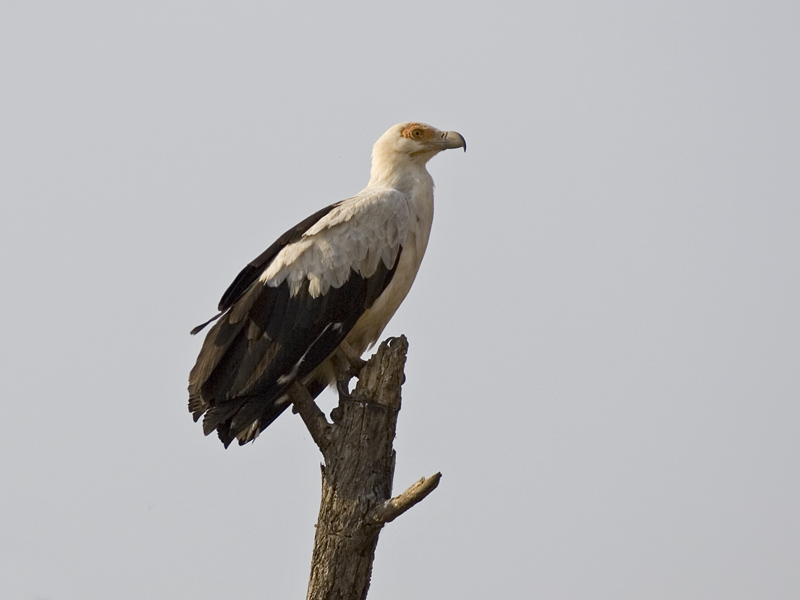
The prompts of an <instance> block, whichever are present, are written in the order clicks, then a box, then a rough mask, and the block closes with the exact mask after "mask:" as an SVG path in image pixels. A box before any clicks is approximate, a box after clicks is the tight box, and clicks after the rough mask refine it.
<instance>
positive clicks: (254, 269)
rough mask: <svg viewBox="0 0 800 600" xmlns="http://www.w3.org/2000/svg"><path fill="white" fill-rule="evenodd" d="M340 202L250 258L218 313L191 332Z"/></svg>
mask: <svg viewBox="0 0 800 600" xmlns="http://www.w3.org/2000/svg"><path fill="white" fill-rule="evenodd" d="M340 204H341V201H339V202H334V203H333V204H331V205H330V206H326V207H325V208H322V209H320V210H318V211H317V212H315V213H314V214H313V215H311V216H309V217H307V218H305V219H303V220H302V221H300V222H299V223H298V224H297V225H295V226H294V227H292V228H291V229H289V230H288V231H286V232H285V233H284V234H283V235H282V236H280V237H279V238H278V239H277V240H275V242H274V243H273V244H272V245H271V246H270V247H269V248H267V249H266V250H264V252H262V253H261V254H259V255H258V256H257V257H256V258H254V259H253V260H251V261H250V262H249V263H248V264H247V266H246V267H245V268H244V269H242V270H241V271H240V272H239V274H238V275H237V276H236V279H234V280H233V283H231V284H230V285H229V286H228V289H227V290H225V293H224V294H222V298H221V299H220V301H219V306H218V307H217V310H219V313H218V314H216V315H214V316H213V317H211V318H210V319H209V320H208V321H206V322H205V323H201V324H200V325H198V326H197V327H195V328H194V329H192V331H191V334H192V335H195V334H196V333H199V332H200V331H202V330H203V328H205V326H206V325H208V324H209V323H211V322H212V321H216V320H217V319H219V318H220V317H221V316H222V314H223V313H224V312H225V311H226V310H228V309H229V308H230V307H231V306H233V303H234V302H236V301H237V300H238V299H239V298H241V297H242V295H243V294H244V293H245V292H246V291H247V289H248V288H249V287H250V286H251V285H253V283H255V282H256V280H258V278H259V276H260V275H261V273H262V272H263V271H264V269H265V268H267V265H269V263H271V262H272V259H274V258H275V257H276V256H277V255H278V252H280V251H281V250H283V249H284V248H285V247H286V246H288V245H289V244H292V243H294V242H296V241H297V240H299V239H300V238H301V237H303V234H304V233H305V232H306V231H308V230H309V229H311V227H312V226H313V225H314V224H315V223H316V222H317V221H319V220H320V219H321V218H323V217H324V216H325V215H327V214H328V213H329V212H331V211H332V210H333V209H334V208H336V207H337V206H339V205H340Z"/></svg>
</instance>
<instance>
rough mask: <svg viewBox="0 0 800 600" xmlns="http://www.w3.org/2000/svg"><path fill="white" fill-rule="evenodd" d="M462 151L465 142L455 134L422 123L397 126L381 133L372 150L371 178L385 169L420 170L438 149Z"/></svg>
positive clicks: (464, 147)
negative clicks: (407, 167)
mask: <svg viewBox="0 0 800 600" xmlns="http://www.w3.org/2000/svg"><path fill="white" fill-rule="evenodd" d="M450 148H463V149H464V151H465V152H466V150H467V142H466V140H465V139H464V136H462V135H461V134H460V133H457V132H455V131H439V130H438V129H436V128H435V127H431V126H430V125H426V124H425V123H417V122H413V121H411V122H407V123H398V124H397V125H394V126H393V127H390V128H389V130H388V131H387V132H386V133H384V134H383V135H382V136H381V137H380V138H378V141H377V142H375V145H374V146H373V148H372V171H373V179H375V177H376V175H378V174H379V173H382V172H385V171H386V170H387V169H389V170H394V169H397V168H403V167H404V166H406V165H409V166H410V165H417V166H419V167H424V166H425V164H426V163H427V162H428V161H429V160H430V159H432V158H433V157H434V156H436V155H437V154H439V152H441V151H442V150H448V149H450Z"/></svg>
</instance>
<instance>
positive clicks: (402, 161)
mask: <svg viewBox="0 0 800 600" xmlns="http://www.w3.org/2000/svg"><path fill="white" fill-rule="evenodd" d="M453 148H463V149H464V151H465V152H466V149H467V143H466V141H465V139H464V137H463V136H462V135H461V134H460V133H457V132H455V131H440V130H438V129H436V128H434V127H432V126H430V125H426V124H424V123H419V122H404V123H399V124H397V125H394V126H393V127H391V128H389V130H388V131H386V133H384V134H383V135H382V136H380V138H379V139H378V140H377V142H375V145H374V146H373V148H372V166H371V170H370V179H369V182H368V183H367V186H366V187H365V188H364V189H363V190H361V191H360V192H359V193H357V194H356V195H355V196H352V197H350V198H347V199H346V200H341V201H339V202H335V203H333V204H330V205H329V206H326V207H325V208H322V209H321V210H318V211H317V212H315V213H314V214H312V215H311V216H309V217H308V218H306V219H304V220H302V221H301V222H300V223H298V224H297V225H295V226H294V227H292V228H291V229H289V230H288V231H286V232H285V233H284V234H283V235H281V236H280V237H279V238H278V239H277V240H276V241H275V242H274V243H273V244H272V245H271V246H270V247H269V248H267V249H266V250H265V251H264V252H263V253H262V254H260V255H259V256H258V257H256V258H255V259H254V260H252V261H251V262H250V263H248V264H247V266H245V267H244V268H243V269H242V270H241V272H240V273H239V274H238V276H237V277H236V278H235V279H234V281H233V283H231V285H230V286H229V287H228V289H227V290H226V291H225V293H224V294H223V295H222V299H221V300H220V302H219V306H218V311H219V313H218V314H217V315H215V316H214V317H212V318H211V319H209V320H208V321H206V322H205V323H203V324H201V325H198V326H197V327H195V328H194V329H193V330H192V332H191V333H192V335H194V334H197V333H198V332H199V331H201V330H202V329H203V328H204V327H206V326H207V325H209V324H210V323H212V322H214V321H216V322H215V323H214V324H213V326H212V327H211V328H210V329H209V331H208V334H207V335H206V338H205V340H204V342H203V345H202V348H201V350H200V353H199V355H198V357H197V362H196V363H195V365H194V367H193V368H192V370H191V373H190V375H189V412H191V413H192V416H193V418H194V420H195V422H196V421H198V420H199V419H200V417H203V432H204V433H205V435H208V434H210V433H211V432H212V431H214V430H216V431H217V435H218V437H219V439H220V440H221V441H222V443H223V444H224V446H225V447H226V448H227V447H228V446H229V445H230V444H231V442H232V441H233V440H238V442H239V445H244V444H246V443H248V442H251V441H253V440H254V439H255V438H256V437H257V436H258V435H259V434H260V433H261V432H262V431H263V430H264V429H265V428H266V427H267V426H268V425H270V424H271V423H272V422H273V421H275V419H277V418H278V416H280V414H281V413H282V412H283V411H284V410H285V409H286V408H287V407H288V406H289V405H290V404H291V401H290V398H289V388H290V387H291V386H292V385H293V384H294V383H295V382H299V383H300V384H302V385H303V386H304V387H305V388H306V389H307V390H308V392H309V394H310V395H311V396H312V397H314V398H315V397H316V396H318V395H319V394H320V393H321V392H322V391H323V390H324V389H325V388H326V387H328V386H329V385H335V384H336V383H337V381H339V378H340V377H341V376H342V375H343V374H344V373H347V372H348V371H350V372H352V371H351V369H352V367H353V366H354V365H357V364H359V362H361V363H362V364H363V361H361V359H360V357H361V355H362V354H363V353H364V352H365V351H366V350H368V349H369V348H370V347H372V345H374V344H375V342H376V341H377V340H378V339H379V337H380V335H381V333H382V332H383V330H384V328H385V327H386V325H387V323H388V322H389V320H390V319H391V317H392V316H393V315H394V313H395V311H397V309H398V307H399V306H400V304H401V302H403V300H404V299H405V297H406V295H407V294H408V292H409V290H410V289H411V285H412V283H413V282H414V279H415V277H416V275H417V272H418V270H419V267H420V264H421V262H422V258H423V256H424V254H425V249H426V247H427V245H428V239H429V236H430V233H431V224H432V222H433V179H432V177H431V175H430V174H429V173H428V170H427V168H426V165H427V163H428V161H429V160H430V159H431V158H433V157H434V156H435V155H437V154H438V153H439V152H441V151H443V150H447V149H453Z"/></svg>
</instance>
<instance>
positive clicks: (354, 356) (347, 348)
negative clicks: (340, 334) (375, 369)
mask: <svg viewBox="0 0 800 600" xmlns="http://www.w3.org/2000/svg"><path fill="white" fill-rule="evenodd" d="M339 348H340V349H341V350H342V354H344V357H345V358H346V359H347V362H348V363H350V368H349V369H348V371H349V372H352V376H354V377H358V374H359V373H360V372H361V369H363V368H364V365H366V364H367V361H365V360H364V359H363V358H361V356H360V355H359V354H358V353H356V351H355V350H354V349H353V347H352V346H351V345H350V344H348V343H347V342H346V341H343V342H342V343H341V344H339Z"/></svg>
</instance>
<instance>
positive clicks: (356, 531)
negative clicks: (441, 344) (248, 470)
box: [292, 336, 441, 600]
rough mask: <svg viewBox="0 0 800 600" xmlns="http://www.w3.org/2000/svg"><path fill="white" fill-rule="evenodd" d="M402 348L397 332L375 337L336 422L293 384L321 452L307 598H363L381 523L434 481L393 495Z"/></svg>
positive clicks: (428, 489) (405, 344)
mask: <svg viewBox="0 0 800 600" xmlns="http://www.w3.org/2000/svg"><path fill="white" fill-rule="evenodd" d="M407 351H408V341H407V340H406V338H405V337H404V336H401V337H399V338H393V339H390V340H387V341H385V342H384V343H383V344H381V346H380V348H379V349H378V352H377V353H376V354H375V355H374V356H373V357H372V358H371V359H370V360H369V361H368V362H367V364H366V365H365V366H364V367H363V368H362V369H361V372H360V374H359V381H358V385H357V386H356V389H355V391H354V392H353V394H352V397H346V396H342V397H340V406H339V411H338V416H337V422H336V423H335V424H330V423H328V422H327V420H326V419H325V417H324V415H323V414H321V413H320V412H319V409H318V408H317V407H316V405H315V404H314V402H313V400H312V399H311V398H310V396H308V394H307V393H306V394H305V396H303V394H302V392H304V391H305V390H298V389H294V390H293V391H292V401H293V402H294V404H295V407H296V408H297V410H298V412H299V413H300V415H301V417H302V418H303V421H304V422H305V423H306V425H307V426H308V429H309V431H310V432H311V435H312V437H313V438H314V440H315V441H316V442H317V445H318V446H319V448H320V451H321V452H322V454H323V457H324V459H325V464H324V465H323V466H322V499H321V501H320V509H319V519H318V521H317V531H316V536H315V539H314V552H313V555H312V560H311V578H310V580H309V584H308V594H307V600H363V599H365V598H366V596H367V590H368V589H369V582H370V576H371V574H372V563H373V560H374V556H375V547H376V545H377V543H378V535H379V533H380V530H381V528H382V527H383V525H384V524H385V523H387V522H389V521H391V520H393V519H394V518H396V517H398V516H400V515H401V514H402V513H404V512H405V511H406V510H408V509H409V508H411V507H412V506H413V505H414V504H416V503H417V502H419V501H421V500H422V499H423V498H424V497H425V496H427V495H428V494H429V493H430V492H431V491H433V489H435V488H436V486H437V485H438V483H439V478H440V477H441V474H439V473H437V474H436V475H434V476H433V477H430V478H428V479H423V480H421V481H419V482H417V483H416V484H414V485H413V486H411V488H409V489H408V490H406V492H404V493H403V494H401V495H400V496H398V497H397V498H394V499H393V498H392V479H393V477H394V464H395V453H394V449H393V448H392V444H393V442H394V437H395V429H396V425H397V414H398V412H399V411H400V397H401V386H402V383H403V380H404V376H403V368H404V367H405V362H406V353H407Z"/></svg>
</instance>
